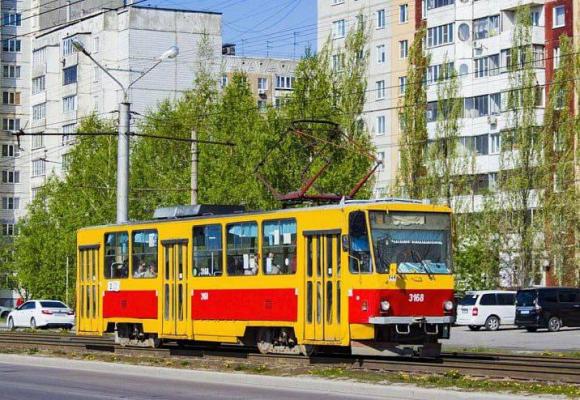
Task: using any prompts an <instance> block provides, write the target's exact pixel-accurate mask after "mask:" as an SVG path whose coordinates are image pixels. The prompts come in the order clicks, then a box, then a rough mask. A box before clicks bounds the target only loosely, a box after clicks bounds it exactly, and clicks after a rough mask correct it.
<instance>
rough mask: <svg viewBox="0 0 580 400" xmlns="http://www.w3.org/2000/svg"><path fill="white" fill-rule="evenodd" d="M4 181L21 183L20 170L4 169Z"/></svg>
mask: <svg viewBox="0 0 580 400" xmlns="http://www.w3.org/2000/svg"><path fill="white" fill-rule="evenodd" d="M2 183H20V171H8V170H5V171H2Z"/></svg>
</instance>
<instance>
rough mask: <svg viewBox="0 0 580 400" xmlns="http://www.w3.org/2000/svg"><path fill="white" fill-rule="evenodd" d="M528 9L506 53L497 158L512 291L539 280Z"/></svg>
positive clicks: (535, 96) (536, 136) (535, 100)
mask: <svg viewBox="0 0 580 400" xmlns="http://www.w3.org/2000/svg"><path fill="white" fill-rule="evenodd" d="M531 26H532V25H531V13H530V9H529V6H521V7H518V9H517V11H516V24H515V27H514V34H513V38H512V43H513V46H514V47H513V48H512V49H510V63H509V65H508V69H509V80H510V91H509V93H508V94H507V96H508V98H507V111H508V126H509V129H508V130H507V131H506V132H505V133H506V134H505V135H504V137H503V141H502V151H501V155H500V165H501V169H500V173H499V181H500V184H499V187H500V190H501V192H502V194H501V205H502V206H501V207H500V208H501V211H500V212H501V214H502V224H501V225H500V228H501V230H500V234H501V236H502V238H503V251H504V252H505V254H504V259H505V260H506V261H507V262H508V263H509V264H511V267H512V269H513V279H514V282H513V284H514V286H525V285H529V284H531V283H533V282H534V281H535V280H536V278H537V276H538V272H539V270H538V265H539V264H540V258H541V254H542V240H541V232H542V229H541V225H542V224H541V212H539V211H540V210H542V195H541V191H540V190H538V189H539V188H540V186H539V177H540V175H541V174H539V172H540V171H539V170H540V168H539V167H538V166H539V163H541V157H542V151H541V150H542V140H541V136H540V132H541V128H540V127H539V124H540V122H539V121H538V120H537V118H536V106H537V105H539V104H540V102H541V88H540V87H539V86H538V84H537V80H536V73H535V70H534V65H533V60H534V58H533V45H532V41H531V35H532V33H531V32H532V28H531Z"/></svg>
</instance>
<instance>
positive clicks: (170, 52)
mask: <svg viewBox="0 0 580 400" xmlns="http://www.w3.org/2000/svg"><path fill="white" fill-rule="evenodd" d="M178 54H179V47H177V46H171V47H170V48H169V49H167V51H166V52H165V53H163V54H161V57H159V61H164V60H170V59H173V58H175V57H177V55H178Z"/></svg>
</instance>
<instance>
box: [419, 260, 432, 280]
mask: <svg viewBox="0 0 580 400" xmlns="http://www.w3.org/2000/svg"><path fill="white" fill-rule="evenodd" d="M421 264H423V268H425V272H427V276H428V277H429V278H433V271H431V268H429V267H428V266H427V265H428V264H427V262H425V261H423V260H422V259H421Z"/></svg>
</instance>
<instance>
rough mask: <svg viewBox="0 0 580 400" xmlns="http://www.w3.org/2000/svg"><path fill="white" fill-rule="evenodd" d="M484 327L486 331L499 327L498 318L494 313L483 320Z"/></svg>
mask: <svg viewBox="0 0 580 400" xmlns="http://www.w3.org/2000/svg"><path fill="white" fill-rule="evenodd" d="M485 329H487V330H488V331H497V330H498V329H499V318H498V317H496V316H495V315H490V316H489V317H487V319H486V320H485Z"/></svg>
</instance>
